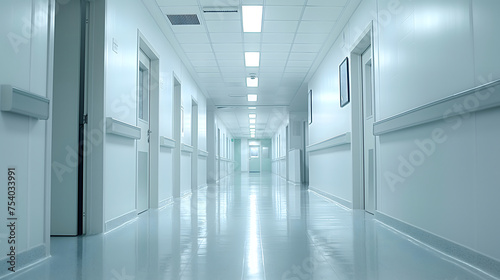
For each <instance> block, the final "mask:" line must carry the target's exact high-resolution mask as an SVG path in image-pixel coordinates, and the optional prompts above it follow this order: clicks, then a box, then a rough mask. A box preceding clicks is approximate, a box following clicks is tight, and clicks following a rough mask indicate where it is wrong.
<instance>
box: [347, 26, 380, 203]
mask: <svg viewBox="0 0 500 280" xmlns="http://www.w3.org/2000/svg"><path fill="white" fill-rule="evenodd" d="M373 37H374V36H373V21H372V22H370V23H369V25H368V26H367V27H366V29H365V30H364V31H363V33H361V35H360V36H359V37H358V39H357V40H356V42H355V43H354V44H353V48H352V49H351V51H350V59H351V63H349V64H350V65H349V67H350V77H351V85H350V86H351V103H352V105H351V118H352V122H351V123H352V143H351V145H352V183H353V192H352V202H353V203H352V206H353V209H365V194H364V176H365V175H364V174H365V172H364V119H363V79H362V77H363V74H362V67H361V56H362V55H363V53H364V52H365V51H366V49H367V48H368V47H369V46H371V47H372V50H371V51H372V61H373V62H372V63H373V65H374V64H375V63H374V58H375V55H374V50H375V48H374V45H375V44H374V38H373ZM373 69H375V67H373ZM374 73H375V71H372V81H375V79H374ZM373 91H375V86H373ZM373 102H374V103H375V102H376V99H375V98H373ZM374 107H375V106H374ZM374 118H375V113H374ZM374 137H375V136H374ZM374 153H375V158H376V155H377V149H376V145H375V151H374ZM375 177H376V172H375ZM374 188H375V189H374V196H375V212H376V209H377V203H376V202H377V179H376V178H375V180H374Z"/></svg>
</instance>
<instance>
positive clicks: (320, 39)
mask: <svg viewBox="0 0 500 280" xmlns="http://www.w3.org/2000/svg"><path fill="white" fill-rule="evenodd" d="M327 38H328V34H326V33H325V34H307V33H298V34H297V35H295V41H294V43H298V44H323V43H324V42H325V41H326V39H327Z"/></svg>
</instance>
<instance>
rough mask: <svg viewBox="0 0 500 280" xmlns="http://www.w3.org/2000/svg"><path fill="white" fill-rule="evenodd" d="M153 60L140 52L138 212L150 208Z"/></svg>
mask: <svg viewBox="0 0 500 280" xmlns="http://www.w3.org/2000/svg"><path fill="white" fill-rule="evenodd" d="M150 69H151V60H150V59H149V57H148V56H147V55H146V54H145V53H144V52H143V51H142V50H141V51H139V69H138V70H139V71H138V72H139V73H138V74H139V76H138V80H139V87H138V91H137V126H139V127H140V128H141V139H139V140H138V141H137V211H138V213H142V212H144V211H146V210H148V208H149V135H150V134H151V131H150V129H149V91H150V81H151V79H150V76H151V75H150Z"/></svg>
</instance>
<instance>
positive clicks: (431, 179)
mask: <svg viewBox="0 0 500 280" xmlns="http://www.w3.org/2000/svg"><path fill="white" fill-rule="evenodd" d="M471 3H472V5H471ZM499 5H500V4H498V1H479V0H473V1H468V0H463V1H451V0H449V1H438V2H436V1H431V0H425V1H407V0H404V1H403V0H401V1H397V0H381V1H378V4H377V3H376V2H373V1H362V3H361V4H360V6H359V7H358V9H357V11H356V12H355V14H354V15H353V16H352V18H351V19H350V20H349V22H348V24H347V25H346V26H345V28H344V30H343V31H344V34H345V42H344V40H343V37H344V36H339V39H337V41H336V42H335V43H334V46H333V48H332V49H331V50H330V52H329V54H328V56H327V57H326V58H325V59H324V61H323V63H322V65H321V66H320V67H319V69H318V71H317V72H316V74H315V75H314V76H313V78H312V79H311V81H310V83H309V88H310V89H312V90H313V123H312V125H310V127H309V144H314V143H318V142H321V141H324V140H327V139H329V138H331V137H335V136H337V135H340V134H343V133H346V132H351V119H350V118H351V104H349V105H347V106H346V107H344V108H340V106H339V97H338V96H339V91H338V65H339V64H340V63H341V62H342V60H343V59H344V58H345V57H346V56H348V55H349V50H350V49H351V48H352V47H353V44H354V42H355V41H356V40H357V39H358V37H359V35H360V34H361V32H362V31H363V30H365V28H366V27H367V26H368V24H369V23H370V21H371V20H373V21H374V36H375V38H374V42H375V45H374V54H375V56H374V63H375V67H374V69H375V83H376V85H375V102H376V103H375V106H376V107H375V110H376V111H375V116H376V121H380V120H382V119H385V118H387V117H390V116H393V115H395V114H398V113H402V112H404V111H407V110H410V109H413V108H415V107H418V106H421V105H424V104H427V103H429V102H432V101H436V100H439V99H442V98H445V97H448V96H450V95H452V94H455V93H458V92H461V91H464V90H467V89H470V88H472V87H474V86H477V85H482V84H484V83H486V82H488V81H492V80H494V79H498V78H500V68H498V67H497V65H498V62H499V58H498V53H497V50H498V47H499V46H500V39H498V38H497V37H495V36H491V34H495V32H496V26H497V25H498V24H499V23H500V20H499V19H498V17H497V16H496V15H497V14H498V13H497V12H496V11H498V10H499V8H500V7H499ZM471 9H472V10H471ZM377 15H378V18H377ZM443 113H444V112H443ZM499 116H500V109H498V108H496V109H490V110H486V111H481V112H478V113H474V114H471V115H465V116H462V122H461V124H460V126H459V127H458V128H457V129H453V128H452V124H450V123H447V122H444V121H437V122H432V123H429V124H426V125H421V126H415V127H412V128H409V129H405V130H400V131H396V132H393V133H389V134H384V135H382V136H380V137H378V138H377V211H378V212H380V213H383V214H385V215H387V216H390V217H392V218H395V219H398V220H400V221H402V222H404V223H407V224H410V225H412V226H414V227H417V228H420V229H422V230H424V231H427V232H430V233H432V234H434V235H437V236H440V237H442V238H445V239H447V240H450V241H452V242H455V243H457V244H460V245H462V246H465V247H467V248H470V249H472V250H474V251H476V252H479V253H481V254H484V255H487V256H489V257H492V258H494V259H496V260H500V244H499V243H498V242H496V237H495V236H498V235H499V234H500V222H498V219H496V213H498V212H499V211H500V206H498V203H496V202H494V201H493V200H494V198H495V197H499V195H500V191H499V189H498V188H497V187H496V186H497V185H498V180H499V179H500V178H499V177H498V172H494V171H493V169H492V168H493V166H494V162H495V160H494V159H495V158H499V157H500V150H499V149H498V145H496V144H494V143H498V141H499V140H500V129H498V125H496V124H494V123H495V121H497V120H498V117H499ZM332 120H334V121H332ZM435 129H442V130H444V136H443V137H444V138H445V139H446V141H445V142H444V143H442V144H439V145H438V147H437V148H436V150H435V152H434V153H433V154H432V156H429V157H427V158H426V159H425V163H424V164H423V165H421V166H419V167H418V168H417V169H416V170H415V171H414V172H413V173H412V174H411V176H409V177H408V178H404V182H402V183H401V182H399V183H397V184H395V185H394V184H391V183H388V180H386V177H385V174H387V172H396V173H397V170H398V167H399V166H400V164H401V160H400V159H401V158H405V157H406V158H407V157H408V156H409V154H410V153H411V152H413V151H414V150H415V149H417V148H418V147H417V146H416V143H415V141H417V140H420V141H422V140H424V139H429V137H431V136H432V133H433V131H434V130H435ZM495 141H496V142H495ZM309 156H310V163H309V164H310V186H312V187H315V188H317V189H320V190H322V191H324V192H326V193H328V194H330V195H332V196H334V197H338V198H342V199H344V200H347V201H349V202H352V168H351V165H352V155H351V150H350V146H349V145H344V146H341V147H336V148H331V149H327V150H323V151H318V152H314V153H311V154H310V155H309ZM332 182H335V183H334V184H333V183H332Z"/></svg>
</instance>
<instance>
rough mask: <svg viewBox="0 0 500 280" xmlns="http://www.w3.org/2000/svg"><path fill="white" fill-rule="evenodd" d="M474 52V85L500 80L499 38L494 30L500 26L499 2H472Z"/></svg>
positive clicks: (475, 0)
mask: <svg viewBox="0 0 500 280" xmlns="http://www.w3.org/2000/svg"><path fill="white" fill-rule="evenodd" d="M472 3H473V6H472V7H473V12H474V13H473V15H474V50H475V54H474V55H475V56H474V58H475V60H476V63H475V66H476V69H475V70H476V73H475V74H476V77H475V78H476V83H477V84H478V85H481V84H484V83H485V82H486V81H492V80H497V79H500V68H499V67H498V65H500V55H498V50H499V49H500V37H499V36H496V35H495V34H496V28H494V27H497V26H499V25H500V17H499V16H498V11H500V2H499V1H496V0H473V1H472Z"/></svg>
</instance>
